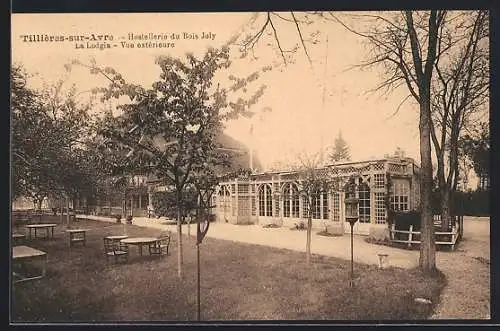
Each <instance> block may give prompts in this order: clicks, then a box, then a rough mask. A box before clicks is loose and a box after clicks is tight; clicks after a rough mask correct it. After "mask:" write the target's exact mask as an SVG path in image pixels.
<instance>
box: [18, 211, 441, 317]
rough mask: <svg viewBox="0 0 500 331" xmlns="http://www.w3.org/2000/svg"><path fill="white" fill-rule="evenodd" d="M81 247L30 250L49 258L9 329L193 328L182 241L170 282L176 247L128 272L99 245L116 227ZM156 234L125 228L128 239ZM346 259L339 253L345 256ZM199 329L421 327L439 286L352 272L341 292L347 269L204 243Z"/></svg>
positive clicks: (190, 255)
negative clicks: (180, 273) (215, 325)
mask: <svg viewBox="0 0 500 331" xmlns="http://www.w3.org/2000/svg"><path fill="white" fill-rule="evenodd" d="M78 224H79V225H78V226H81V227H85V228H88V229H90V231H89V232H88V233H87V246H86V247H85V248H84V247H73V248H71V250H69V249H68V245H67V242H66V239H67V238H66V234H65V233H64V232H63V231H64V229H65V226H58V227H57V228H56V229H55V239H54V240H43V239H38V240H32V241H31V242H29V243H28V245H29V246H31V247H34V248H37V249H41V250H43V251H46V252H47V253H48V258H49V260H48V270H47V275H46V277H45V278H44V279H41V280H36V281H33V282H26V283H21V284H16V285H15V286H14V287H13V291H12V306H11V320H12V321H13V322H30V321H36V322H70V321H71V322H75V321H84V322H93V321H96V322H99V321H193V320H195V319H196V246H195V245H194V240H193V239H191V240H189V239H188V238H187V237H184V275H185V276H184V279H183V280H182V281H179V280H178V278H177V248H176V240H174V241H173V243H171V251H170V254H169V255H168V256H163V257H149V256H143V257H140V256H138V253H137V248H136V247H135V246H133V247H131V249H130V254H131V256H130V260H129V262H128V263H127V264H118V265H117V264H114V263H113V262H111V260H110V262H109V263H108V262H106V258H105V256H104V253H103V237H104V236H106V235H110V234H122V231H123V225H118V224H113V223H104V222H97V221H89V220H83V221H80V222H79V223H78ZM159 232H160V230H157V229H151V228H142V227H137V226H135V225H128V226H127V234H128V235H129V236H151V235H152V236H156V235H158V234H159ZM346 249H348V248H346ZM201 259H202V261H201V272H202V276H201V293H202V303H201V315H202V319H203V320H297V319H298V320H394V319H405V320H409V319H426V318H428V317H429V316H430V315H431V313H432V309H433V306H434V305H433V306H429V305H427V306H423V305H422V304H418V303H415V302H414V298H416V297H423V298H428V299H430V300H431V301H432V302H433V303H434V304H435V303H437V301H438V299H439V295H440V292H441V290H442V287H443V285H444V279H443V277H442V276H436V277H425V276H423V275H422V274H420V272H419V271H418V270H404V269H398V268H390V269H384V270H380V269H377V268H376V267H375V266H367V265H357V264H355V273H356V285H355V287H354V288H349V287H348V271H349V262H347V261H343V260H339V259H335V258H329V257H323V256H313V260H312V262H313V263H312V265H311V267H310V268H307V267H306V264H305V253H299V252H293V251H290V250H283V249H275V248H270V247H265V246H257V245H249V244H241V243H235V242H231V241H225V240H216V239H212V238H206V239H205V241H204V243H203V244H202V246H201Z"/></svg>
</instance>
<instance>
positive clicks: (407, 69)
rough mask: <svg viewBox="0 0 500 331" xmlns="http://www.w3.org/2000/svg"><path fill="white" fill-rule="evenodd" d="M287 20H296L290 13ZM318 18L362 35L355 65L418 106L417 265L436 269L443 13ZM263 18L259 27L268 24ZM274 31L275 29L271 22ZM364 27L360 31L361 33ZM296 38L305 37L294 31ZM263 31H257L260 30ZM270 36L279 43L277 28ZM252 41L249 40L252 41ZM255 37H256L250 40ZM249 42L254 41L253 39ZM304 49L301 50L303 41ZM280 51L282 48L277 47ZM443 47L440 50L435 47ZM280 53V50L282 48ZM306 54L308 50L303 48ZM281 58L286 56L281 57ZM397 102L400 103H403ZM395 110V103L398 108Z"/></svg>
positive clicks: (388, 88) (409, 12)
mask: <svg viewBox="0 0 500 331" xmlns="http://www.w3.org/2000/svg"><path fill="white" fill-rule="evenodd" d="M291 14H292V17H293V20H292V22H294V23H295V25H296V26H297V27H298V26H299V23H298V22H297V20H296V19H295V15H294V14H293V12H292V13H291ZM316 15H318V16H319V17H322V18H325V19H328V20H332V21H334V22H336V23H340V24H341V25H342V26H344V27H345V28H346V29H347V30H349V31H350V32H352V33H354V34H356V35H358V36H360V37H362V38H364V40H365V41H366V42H367V45H368V47H369V51H368V52H367V54H368V59H367V60H366V61H365V62H364V63H362V64H360V65H359V66H360V67H364V68H366V67H373V66H376V67H378V68H380V69H381V70H382V75H383V79H382V83H381V84H380V85H379V86H377V87H376V88H375V90H376V91H383V90H385V91H387V92H388V91H393V90H394V89H396V88H398V87H399V86H402V85H405V86H406V87H407V89H408V92H409V95H408V96H407V97H406V98H405V99H404V100H403V102H404V101H406V100H407V99H408V98H410V97H413V99H414V100H415V101H416V102H417V103H418V105H419V143H420V163H421V173H420V192H421V211H422V213H421V215H422V235H421V238H422V244H421V245H420V267H421V269H422V270H423V271H424V272H434V271H435V269H436V260H435V240H434V237H435V236H434V227H433V221H432V208H431V199H432V163H431V161H432V158H431V153H432V150H431V126H432V121H431V114H432V113H431V82H432V77H433V71H434V65H435V62H436V60H437V58H438V57H439V56H440V55H441V54H438V53H437V52H438V49H437V45H438V39H439V31H440V28H441V27H442V25H443V24H444V19H445V16H446V11H438V10H431V11H417V12H412V11H404V12H400V13H394V12H390V13H385V14H380V15H379V14H372V13H366V14H365V13H362V14H350V15H349V16H350V17H354V19H355V20H356V25H357V26H358V27H360V28H359V29H358V28H353V27H352V26H350V25H349V24H347V23H346V22H345V20H344V19H340V18H339V17H338V16H339V15H337V14H334V13H322V12H320V13H316ZM267 17H268V19H267V21H266V23H265V24H264V27H263V29H262V31H263V30H265V28H266V27H267V26H268V25H269V24H271V23H270V22H269V18H270V17H271V14H270V13H268V14H267ZM271 27H273V30H275V28H274V26H273V25H272V24H271ZM363 29H365V31H361V30H363ZM298 34H299V37H300V39H301V40H302V41H303V40H304V38H303V37H302V34H301V33H300V30H299V31H298ZM260 35H262V33H261V34H260ZM274 37H275V39H276V43H277V45H278V47H279V45H280V44H279V38H278V34H277V32H276V31H274ZM251 40H252V39H251ZM253 40H255V39H253ZM252 42H253V41H252ZM302 45H303V48H304V49H305V50H306V47H305V44H304V42H302ZM279 49H280V50H281V47H279ZM440 51H444V50H440ZM282 53H283V52H282ZM306 54H307V51H306ZM284 61H285V59H284ZM403 102H402V103H403ZM398 109H399V107H398Z"/></svg>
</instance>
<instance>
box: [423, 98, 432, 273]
mask: <svg viewBox="0 0 500 331" xmlns="http://www.w3.org/2000/svg"><path fill="white" fill-rule="evenodd" d="M421 98H422V100H421V102H420V121H419V131H420V161H421V167H422V169H421V177H420V192H421V211H422V213H421V215H422V219H421V222H422V230H421V231H422V233H421V239H420V240H421V242H422V243H421V245H420V261H419V262H420V263H419V264H420V268H421V269H422V271H423V272H425V273H432V272H434V271H435V269H436V247H435V239H434V224H433V220H432V159H431V142H430V103H429V98H426V97H425V96H424V95H423V94H422V93H421Z"/></svg>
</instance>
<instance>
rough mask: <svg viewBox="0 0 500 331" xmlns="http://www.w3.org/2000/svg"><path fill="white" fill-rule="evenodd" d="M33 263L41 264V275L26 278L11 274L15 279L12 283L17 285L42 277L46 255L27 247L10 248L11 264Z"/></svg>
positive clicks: (44, 271) (45, 264) (45, 266)
mask: <svg viewBox="0 0 500 331" xmlns="http://www.w3.org/2000/svg"><path fill="white" fill-rule="evenodd" d="M33 261H39V262H42V271H41V273H40V274H36V275H30V276H26V275H22V274H20V273H17V272H13V276H14V278H17V279H14V283H19V282H24V281H28V280H34V279H39V278H42V277H44V276H45V273H46V270H47V253H45V252H43V251H40V250H38V249H35V248H31V247H28V246H14V247H13V248H12V262H13V263H18V264H23V263H28V262H33Z"/></svg>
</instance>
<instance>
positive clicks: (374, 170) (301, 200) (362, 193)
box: [214, 157, 420, 236]
mask: <svg viewBox="0 0 500 331" xmlns="http://www.w3.org/2000/svg"><path fill="white" fill-rule="evenodd" d="M318 171H322V172H323V174H324V175H325V176H326V177H325V178H327V180H335V181H336V182H338V183H339V184H340V185H338V186H337V187H338V188H337V189H333V188H332V189H329V190H327V191H326V192H324V193H322V194H321V195H320V196H318V197H316V198H315V199H314V200H313V201H312V204H311V213H312V220H313V228H317V229H325V228H328V229H332V230H333V231H335V232H336V233H340V234H343V233H346V232H350V225H349V223H348V222H346V221H345V202H344V199H345V193H344V192H343V190H342V189H341V187H343V184H345V183H346V182H347V181H348V180H349V178H352V177H353V178H355V181H356V184H357V192H356V196H357V198H358V199H359V207H358V208H359V210H358V212H359V220H358V222H357V223H356V224H355V226H354V233H357V234H364V235H369V234H370V235H374V236H379V235H381V236H384V235H385V231H386V229H387V211H388V210H387V203H386V195H387V194H389V203H390V204H391V208H393V209H394V210H400V211H406V210H412V209H417V208H418V207H419V205H420V187H419V180H418V178H419V172H420V168H419V166H418V165H417V164H416V163H415V161H414V160H413V159H411V158H404V157H403V158H386V159H381V160H370V161H363V162H349V163H343V164H336V165H330V166H327V167H325V168H322V169H318ZM325 181H326V180H325ZM305 199H306V197H305V196H303V194H301V179H300V174H299V173H298V172H294V171H286V172H267V173H257V174H252V175H250V176H245V177H242V176H240V177H238V178H230V179H226V180H224V181H221V182H220V184H219V187H218V190H217V194H216V195H215V196H214V204H215V205H216V208H215V211H214V212H215V214H216V220H217V221H219V222H227V223H232V224H263V225H264V224H268V223H274V224H277V225H280V226H284V227H293V226H294V224H298V223H299V222H303V221H305V220H306V219H307V217H308V212H307V205H308V204H307V203H306V202H307V201H306V200H305Z"/></svg>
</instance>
